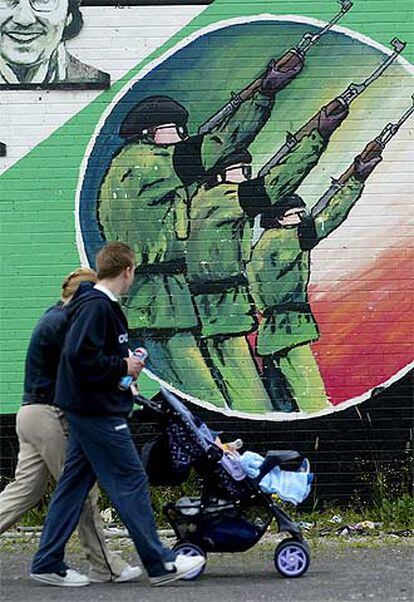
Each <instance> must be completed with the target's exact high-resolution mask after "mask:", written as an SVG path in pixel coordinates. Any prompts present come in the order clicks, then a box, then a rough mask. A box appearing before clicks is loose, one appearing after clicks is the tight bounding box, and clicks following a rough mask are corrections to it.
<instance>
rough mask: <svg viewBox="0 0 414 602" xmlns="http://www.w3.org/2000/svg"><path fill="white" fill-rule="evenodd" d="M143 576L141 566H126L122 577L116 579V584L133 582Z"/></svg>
mask: <svg viewBox="0 0 414 602" xmlns="http://www.w3.org/2000/svg"><path fill="white" fill-rule="evenodd" d="M140 575H142V569H141V567H139V566H130V565H128V566H126V567H125V568H124V570H123V571H122V573H121V574H120V575H117V576H116V577H114V579H113V580H112V581H114V583H124V582H125V581H133V580H134V579H137V578H138V577H139V576H140Z"/></svg>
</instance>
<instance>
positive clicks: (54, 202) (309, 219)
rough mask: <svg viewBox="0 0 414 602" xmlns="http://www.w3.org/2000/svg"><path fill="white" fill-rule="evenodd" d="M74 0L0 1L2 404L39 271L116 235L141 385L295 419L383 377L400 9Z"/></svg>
mask: <svg viewBox="0 0 414 602" xmlns="http://www.w3.org/2000/svg"><path fill="white" fill-rule="evenodd" d="M91 4H93V3H91V2H90V3H89V6H84V7H82V14H81V12H80V10H79V2H77V0H73V1H72V0H45V1H44V2H43V3H42V5H41V4H40V3H39V1H38V0H30V1H29V0H20V1H18V0H16V1H13V0H0V23H1V24H0V34H1V35H0V94H1V95H2V97H1V100H2V111H3V110H4V108H3V107H4V106H5V105H6V104H7V111H8V116H7V119H6V120H4V119H3V121H6V122H7V123H9V122H10V123H12V124H14V125H13V127H12V126H10V128H9V129H8V130H7V134H8V137H6V136H5V134H4V131H6V130H2V129H0V134H1V139H2V140H4V142H6V143H7V151H8V156H7V158H6V159H4V160H3V162H0V167H1V171H2V174H1V176H0V196H1V200H2V218H4V219H2V241H1V244H2V248H3V250H4V253H3V256H4V257H5V258H6V267H7V269H6V270H4V271H3V276H2V287H1V288H2V296H1V299H0V302H1V304H2V306H1V311H2V315H3V318H4V319H3V324H2V341H3V345H2V362H1V365H0V369H1V370H2V374H3V375H6V378H2V379H0V381H1V382H0V390H1V403H2V410H1V412H2V413H3V414H13V413H14V412H15V411H16V409H17V408H18V406H19V403H20V396H21V387H22V373H23V365H24V354H25V350H26V345H27V340H28V337H29V336H30V332H31V329H32V327H33V325H34V323H35V322H36V320H37V319H38V317H39V315H40V314H41V312H42V311H44V309H46V308H47V307H48V306H49V305H51V304H52V302H53V301H54V300H55V297H56V295H57V293H58V289H59V282H60V280H61V278H62V276H63V275H64V274H66V273H67V272H69V271H71V270H72V269H74V268H76V267H77V266H78V265H79V263H82V264H89V265H93V263H94V256H95V253H96V251H97V250H98V249H99V248H100V247H101V246H102V244H104V242H105V241H106V240H115V239H116V240H123V241H126V242H128V243H129V244H131V245H132V246H133V247H134V249H135V251H136V254H137V271H136V280H135V285H134V287H133V289H132V291H131V293H130V295H129V296H128V297H127V298H125V299H123V305H124V308H125V311H126V313H127V315H128V320H129V323H130V327H131V330H130V343H131V348H133V347H135V346H141V345H144V346H145V347H146V348H147V349H148V352H149V360H148V364H147V366H148V367H147V371H146V374H145V376H144V377H143V378H142V380H141V388H142V392H143V393H144V394H146V395H149V396H151V395H153V394H156V392H157V391H158V390H159V384H160V383H163V384H166V385H167V386H168V387H170V388H171V389H172V390H174V391H179V392H180V393H181V394H182V395H183V396H184V398H186V399H188V400H189V401H192V402H194V403H196V404H198V406H199V407H200V406H201V407H202V408H204V409H206V410H209V411H212V412H214V413H215V415H217V416H219V417H220V419H221V418H223V420H224V419H225V417H227V416H229V417H231V418H232V419H234V420H236V419H238V418H246V419H247V420H249V421H250V424H253V422H252V421H253V420H254V421H255V422H256V424H261V423H262V422H263V423H267V422H266V421H269V422H270V421H274V422H276V423H280V425H283V424H286V423H287V422H289V423H291V422H295V421H296V420H302V419H307V422H308V424H310V423H311V422H312V420H310V419H315V420H319V419H320V417H322V418H324V417H325V416H330V417H332V416H333V415H334V413H335V412H338V411H341V410H345V409H347V408H349V407H353V406H356V407H359V404H362V403H365V402H367V403H368V400H369V398H371V396H372V393H373V391H374V392H375V391H378V389H379V388H381V387H388V385H390V384H391V383H394V382H397V381H399V379H401V378H402V377H404V376H405V375H406V374H407V373H408V372H409V370H410V368H411V367H412V366H413V353H412V349H413V342H414V341H413V318H412V316H413V315H414V312H413V303H412V285H411V282H412V276H413V274H412V265H413V252H412V244H411V240H412V230H411V229H410V224H409V222H410V209H411V212H412V198H413V192H414V191H413V184H414V180H413V176H412V169H411V167H410V160H411V161H412V157H413V151H414V149H413V138H412V136H413V134H412V132H413V129H412V128H413V121H414V120H413V119H412V113H413V99H412V95H413V92H414V67H413V64H412V60H413V56H414V55H413V37H414V36H413V33H414V32H413V31H412V27H411V26H408V25H407V24H408V23H409V21H410V20H409V18H408V12H409V8H408V6H409V3H408V2H406V1H405V0H403V1H402V3H401V5H400V7H399V9H398V11H395V7H394V6H393V3H391V2H384V3H382V4H381V6H382V7H383V10H382V12H381V18H379V16H378V14H377V12H376V8H375V5H374V3H373V1H371V0H364V2H363V3H361V2H354V4H352V3H351V2H349V1H348V0H342V1H341V2H333V1H332V2H326V3H324V6H323V7H321V6H320V3H313V2H311V1H310V0H309V1H308V0H307V1H306V2H303V1H302V0H298V1H297V2H287V0H286V1H285V0H281V1H280V2H275V3H273V4H272V5H271V6H270V4H271V3H269V2H254V3H245V2H236V1H233V0H226V1H221V0H216V1H215V2H214V3H213V4H210V6H207V5H205V6H199V7H197V8H194V7H190V8H189V7H187V8H184V7H178V8H177V7H176V9H174V7H169V8H167V7H163V10H162V15H161V13H158V16H152V17H151V15H154V12H151V11H155V10H157V9H156V8H155V7H146V8H142V7H141V8H140V7H136V6H125V7H124V8H123V9H122V10H121V9H119V8H117V7H105V8H103V7H101V8H97V7H96V6H92V5H91ZM94 11H95V12H94ZM97 11H100V12H101V13H102V15H101V21H102V22H101V21H99V19H98V17H97ZM174 11H175V12H174ZM186 11H187V12H186ZM16 15H17V16H16ZM21 15H23V16H25V18H26V19H27V20H28V23H27V25H26V24H24V23H23V24H22V23H21V22H19V19H21ZM59 15H60V17H59ZM82 15H84V18H85V25H86V26H85V28H84V29H83V30H82V34H81V35H80V36H78V35H77V34H78V33H79V32H80V30H81V27H82ZM52 17H53V18H54V19H55V17H56V19H55V21H53V23H54V25H53V27H52V24H51V23H52V21H51V19H52ZM151 19H152V20H151ZM29 21H30V23H29ZM103 21H105V23H103ZM89 23H93V27H91V29H90V30H88V27H87V26H88V24H89ZM119 23H122V27H120V26H119V25H118V24H119ZM141 23H142V30H141V29H139V27H141V25H140V24H141ZM107 24H108V25H107ZM105 27H106V28H107V35H102V32H104V31H105ZM131 27H136V29H135V30H134V35H133V36H131V34H130V33H127V32H128V31H129V30H130V28H131ZM68 28H69V30H68ZM100 28H101V29H100ZM94 31H96V32H99V36H98V34H94V33H93V32H94ZM47 32H49V33H47ZM65 32H66V33H65ZM146 32H147V33H146ZM148 32H151V33H148ZM52 33H53V35H52ZM146 35H147V36H148V38H146V37H145V36H146ZM73 36H74V37H73ZM82 36H84V38H83V39H84V40H85V43H84V46H83V47H78V48H79V52H78V50H77V49H76V48H75V51H72V46H71V44H75V43H78V42H79V40H78V37H79V38H82ZM88 36H89V37H88ZM122 36H125V41H123V37H122ZM128 36H130V37H128ZM150 36H152V37H150ZM157 36H159V40H158V37H157ZM94 37H99V44H97V43H96V40H95V42H94V43H95V46H93V48H94V50H93V52H92V51H91V52H90V53H88V51H87V49H88V47H89V45H90V46H91V47H92V45H93V44H92V42H93V39H94ZM69 38H70V39H69ZM106 40H112V41H111V44H118V46H117V51H116V57H114V56H113V53H112V51H110V49H109V48H108V44H107V42H106ZM46 42H47V44H48V46H47V48H46ZM138 44H141V46H140V51H139V52H140V54H139V58H138V54H137V55H135V54H134V53H138V50H136V48H138ZM149 46H150V49H148V48H149ZM111 48H112V46H111ZM126 49H128V52H129V53H130V54H129V55H128V61H126V60H125V62H122V61H123V60H124V55H126V54H127V50H126ZM104 51H105V52H106V53H107V54H106V55H105V57H106V58H105V61H103V59H102V57H101V62H98V61H97V60H96V56H98V55H103V52H104ZM59 53H61V54H59ZM39 56H42V57H44V59H45V60H44V61H41V63H42V69H41V70H38V69H37V65H39V66H40V62H39V60H38V59H39ZM72 56H76V57H78V56H79V57H82V62H80V59H79V62H77V63H76V65H77V67H76V69H75V68H74V69H72V67H70V65H72V66H73V65H75V63H74V62H73V61H72V58H71V57H72ZM59 57H63V58H64V60H63V62H62V63H59ZM23 59H24V60H23ZM83 60H84V61H85V62H83ZM76 61H78V59H76ZM106 61H107V62H108V67H106ZM111 61H113V62H112V63H111ZM118 61H119V62H118ZM410 61H411V62H410ZM94 64H97V65H99V69H98V68H95V67H90V66H89V65H94ZM4 65H6V68H4ZM16 65H17V68H15V67H16ZM32 65H33V66H34V65H36V69H32ZM60 65H63V70H61V69H60ZM65 65H66V67H65ZM68 65H69V66H68ZM10 66H11V67H10ZM78 67H79V69H78ZM9 68H11V69H12V71H13V74H14V75H13V77H12V79H10V78H8V75H7V74H8V73H9V71H8V69H9ZM39 68H40V67H39ZM2 74H3V75H2ZM1 77H3V80H1ZM109 78H111V81H112V82H113V85H112V86H111V87H110V88H109V89H107V90H105V91H103V92H102V93H98V92H89V93H88V92H87V91H81V92H78V91H77V90H75V88H77V87H80V88H81V89H82V88H83V84H85V86H86V87H88V85H89V84H91V85H92V87H93V86H96V87H97V88H99V87H100V86H102V87H104V85H105V86H106V85H108V84H109ZM72 84H73V91H72V92H71V91H70V90H71V86H72ZM42 87H43V88H44V90H42ZM59 87H62V89H63V91H60V90H59ZM37 88H40V89H41V92H42V93H41V95H40V93H39V95H37V92H36V90H37ZM54 88H57V89H54ZM66 88H67V90H66ZM88 94H89V95H88ZM6 97H7V99H6ZM85 99H86V100H85ZM6 100H7V103H6V102H5V101H6ZM38 103H39V105H38ZM68 104H69V105H70V107H69V108H68ZM40 105H41V106H40ZM39 107H40V108H39ZM65 111H66V112H65ZM32 114H33V115H35V117H32ZM36 120H37V121H36ZM34 121H36V124H35V123H34ZM20 123H22V125H21V127H20ZM36 128H37V129H36ZM42 128H43V129H42ZM11 132H12V133H11ZM25 137H27V140H30V143H29V142H28V143H27V148H26V147H25V146H24V141H25ZM16 223H18V228H16ZM373 402H374V400H373V399H370V401H369V403H370V404H372V403H373ZM308 419H309V420H308ZM277 426H278V425H275V428H276V427H277Z"/></svg>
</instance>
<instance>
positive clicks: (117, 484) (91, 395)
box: [31, 242, 205, 586]
mask: <svg viewBox="0 0 414 602" xmlns="http://www.w3.org/2000/svg"><path fill="white" fill-rule="evenodd" d="M96 265H97V271H98V283H97V284H96V285H95V287H94V288H93V289H92V290H87V291H85V292H84V293H82V294H80V295H79V296H78V297H77V299H76V300H75V301H74V302H73V303H72V305H71V308H70V325H69V329H68V332H67V335H66V339H65V344H64V347H63V351H62V356H61V361H60V364H59V369H58V377H57V385H56V398H55V402H56V404H57V405H58V406H59V407H60V408H62V409H64V410H66V416H67V420H68V422H69V425H70V434H69V441H68V449H67V456H66V462H65V467H64V471H63V474H62V477H61V479H60V481H59V483H58V485H57V487H56V490H55V493H54V495H53V497H52V501H51V503H50V506H49V512H48V515H47V518H46V522H45V525H44V529H43V532H42V537H41V540H40V544H39V549H38V551H37V553H36V554H35V557H34V560H33V564H32V572H31V576H32V578H33V579H35V580H37V581H41V582H43V583H48V584H50V585H63V586H82V585H88V584H89V583H90V580H89V579H88V577H86V576H84V575H81V574H79V573H78V572H77V571H74V570H71V569H69V567H68V566H67V565H66V564H65V562H64V551H65V545H66V543H67V541H68V539H69V537H70V536H71V534H72V532H73V530H74V528H75V526H76V523H77V521H78V519H79V515H80V512H81V509H82V506H83V503H84V501H85V499H86V496H87V494H88V492H89V490H90V489H91V487H92V486H93V485H94V483H95V481H96V479H98V480H99V482H100V484H101V486H102V487H103V489H104V490H105V491H106V493H107V494H108V496H109V498H110V500H111V502H112V504H113V505H114V507H115V509H116V510H117V512H118V514H119V516H120V518H121V520H122V522H123V523H124V524H125V526H126V528H127V529H128V531H129V534H130V536H131V538H132V540H133V542H134V544H135V547H136V549H137V552H138V554H139V556H140V557H141V560H142V562H143V564H144V567H145V569H146V570H147V572H148V575H149V577H150V581H151V583H152V584H153V585H162V584H166V583H169V582H171V581H174V580H176V579H180V578H181V577H185V576H186V575H187V574H189V573H191V572H192V571H193V570H195V569H197V568H199V567H201V566H202V565H203V564H204V562H205V559H204V558H203V557H202V556H194V557H191V558H188V557H184V556H180V555H178V556H177V557H175V554H174V553H173V552H171V551H170V550H168V549H166V548H164V547H163V546H162V545H161V543H160V541H159V539H158V536H157V532H156V527H155V522H154V518H153V513H152V508H151V504H150V499H149V491H148V481H147V477H146V474H145V471H144V469H143V467H142V464H141V461H140V459H139V456H138V453H137V451H136V448H135V446H134V443H133V441H132V437H131V434H130V431H129V428H128V424H127V422H126V419H127V417H128V415H129V414H130V412H131V409H132V393H131V391H130V390H127V391H124V390H122V389H120V388H119V387H118V383H119V380H120V379H121V378H122V377H123V376H126V375H127V374H128V375H130V376H132V377H133V378H137V377H138V375H139V373H140V372H141V369H142V367H143V364H142V362H141V361H140V360H138V359H137V358H136V357H134V356H130V357H129V354H128V324H127V321H126V318H125V316H124V314H123V312H122V310H121V307H120V305H119V304H118V300H117V299H118V297H119V296H120V295H123V294H125V293H126V292H127V291H128V289H129V288H130V286H131V284H132V282H133V280H134V272H135V255H134V252H133V251H132V249H131V248H130V247H129V246H128V245H125V244H124V243H118V242H117V243H110V244H108V245H106V246H105V247H104V248H103V249H102V250H101V251H100V252H99V253H98V255H97V258H96Z"/></svg>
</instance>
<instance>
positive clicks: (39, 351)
mask: <svg viewBox="0 0 414 602" xmlns="http://www.w3.org/2000/svg"><path fill="white" fill-rule="evenodd" d="M67 321H68V317H67V313H66V310H65V308H64V307H63V305H62V303H61V302H60V303H57V304H56V305H54V306H53V307H50V308H49V309H48V310H47V311H46V312H45V313H44V314H43V316H42V317H41V318H40V320H39V321H38V323H37V324H36V327H35V329H34V330H33V333H32V336H31V339H30V343H29V347H28V349H27V354H26V365H25V373H24V395H23V403H50V404H51V403H53V398H54V395H55V383H56V373H57V369H58V364H59V356H60V352H61V349H62V345H63V341H64V338H65V332H66V325H67Z"/></svg>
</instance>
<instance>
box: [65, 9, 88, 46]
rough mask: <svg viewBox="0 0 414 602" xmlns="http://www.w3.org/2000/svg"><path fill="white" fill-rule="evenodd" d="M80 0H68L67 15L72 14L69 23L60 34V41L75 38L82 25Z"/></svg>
mask: <svg viewBox="0 0 414 602" xmlns="http://www.w3.org/2000/svg"><path fill="white" fill-rule="evenodd" d="M80 3H81V0H68V4H69V5H68V15H72V20H71V22H70V23H69V25H66V27H65V29H64V30H63V34H62V41H63V42H65V41H66V40H70V39H71V38H76V36H77V35H78V34H79V33H80V31H81V29H82V27H83V16H82V13H81V11H80Z"/></svg>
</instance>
